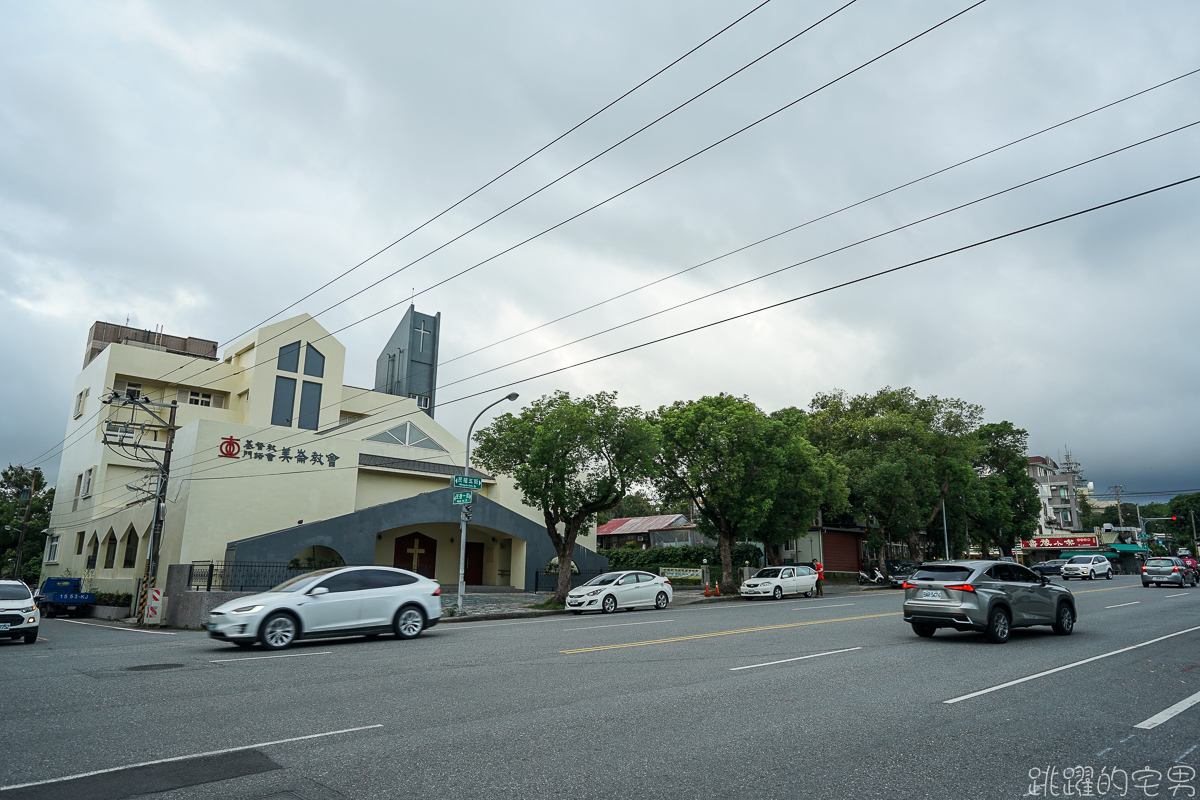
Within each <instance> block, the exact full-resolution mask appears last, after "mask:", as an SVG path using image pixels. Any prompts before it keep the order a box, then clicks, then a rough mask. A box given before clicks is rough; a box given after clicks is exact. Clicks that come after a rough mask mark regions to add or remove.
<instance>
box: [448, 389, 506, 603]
mask: <svg viewBox="0 0 1200 800" xmlns="http://www.w3.org/2000/svg"><path fill="white" fill-rule="evenodd" d="M516 399H517V393H516V392H512V393H510V394H509V395H507V396H506V397H502V398H500V399H499V400H497V401H496V402H494V403H492V404H491V405H489V406H487V407H486V408H484V409H483V411H480V412H479V413H478V414H477V415H476V416H475V419H474V420H472V421H471V426H470V427H469V428H467V453H466V456H465V457H464V458H463V474H462V481H463V483H464V484H467V482H468V481H470V480H471V434H472V433H474V431H475V423H476V422H479V418H480V417H482V416H483V415H484V412H486V411H487V410H488V409H489V408H491V407H492V406H498V405H500V404H501V403H503V402H504V401H505V400H508V401H513V400H516ZM454 485H455V486H458V485H459V481H457V480H456V481H454ZM479 488H481V489H482V488H483V480H482V479H479ZM467 494H468V495H469V494H470V493H469V492H468V493H467ZM467 502H470V497H469V496H468V498H467ZM466 602H467V513H466V511H465V510H464V511H462V512H461V513H459V515H458V608H456V609H455V612H454V613H455V614H461V613H463V606H464V605H465V604H466Z"/></svg>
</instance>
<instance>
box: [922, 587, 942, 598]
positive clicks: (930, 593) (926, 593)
mask: <svg viewBox="0 0 1200 800" xmlns="http://www.w3.org/2000/svg"><path fill="white" fill-rule="evenodd" d="M921 599H922V600H941V599H942V593H941V592H939V591H937V590H936V589H922V590H921Z"/></svg>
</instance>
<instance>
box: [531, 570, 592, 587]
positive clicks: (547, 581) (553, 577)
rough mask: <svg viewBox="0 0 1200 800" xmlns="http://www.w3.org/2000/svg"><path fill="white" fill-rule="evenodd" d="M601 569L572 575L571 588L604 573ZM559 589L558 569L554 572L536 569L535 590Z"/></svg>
mask: <svg viewBox="0 0 1200 800" xmlns="http://www.w3.org/2000/svg"><path fill="white" fill-rule="evenodd" d="M603 574H604V573H603V572H600V571H598V570H597V571H590V572H576V573H572V575H571V588H572V589H574V588H575V587H576V586H581V585H583V584H585V583H587V582H588V581H590V580H591V579H592V578H595V577H596V576H597V575H603ZM557 589H558V570H555V571H553V572H543V571H542V570H540V569H539V570H536V571H535V572H534V573H533V590H534V591H535V592H553V591H556V590H557Z"/></svg>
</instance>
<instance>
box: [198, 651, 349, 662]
mask: <svg viewBox="0 0 1200 800" xmlns="http://www.w3.org/2000/svg"><path fill="white" fill-rule="evenodd" d="M332 654H333V651H332V650H322V651H321V652H319V653H285V654H284V655H279V656H249V657H246V658H217V659H213V660H212V661H209V662H208V663H210V664H228V663H229V662H231V661H262V660H263V659H264V658H296V657H298V656H328V655H332Z"/></svg>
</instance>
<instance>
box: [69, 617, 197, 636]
mask: <svg viewBox="0 0 1200 800" xmlns="http://www.w3.org/2000/svg"><path fill="white" fill-rule="evenodd" d="M55 622H69V623H71V624H72V625H88V626H90V627H92V628H106V629H108V630H110V631H129V632H130V633H153V634H156V635H158V636H174V635H175V634H174V633H173V632H171V631H147V630H142V629H141V628H122V627H121V626H120V625H101V624H99V623H96V622H80V621H79V620H77V619H56V620H55Z"/></svg>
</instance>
